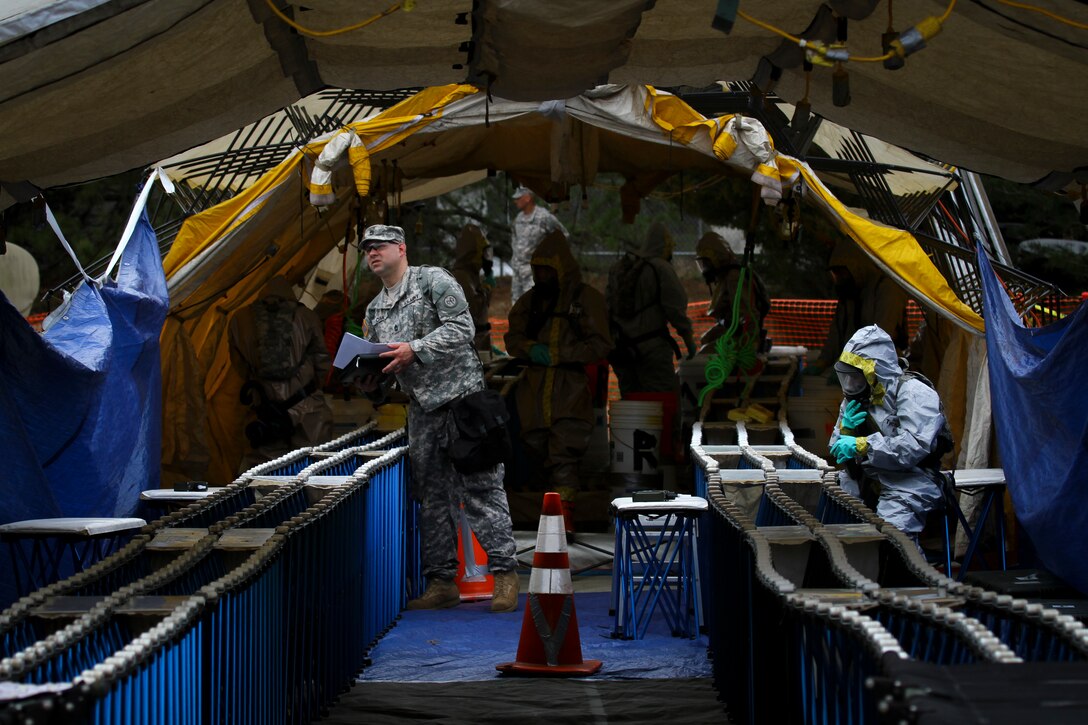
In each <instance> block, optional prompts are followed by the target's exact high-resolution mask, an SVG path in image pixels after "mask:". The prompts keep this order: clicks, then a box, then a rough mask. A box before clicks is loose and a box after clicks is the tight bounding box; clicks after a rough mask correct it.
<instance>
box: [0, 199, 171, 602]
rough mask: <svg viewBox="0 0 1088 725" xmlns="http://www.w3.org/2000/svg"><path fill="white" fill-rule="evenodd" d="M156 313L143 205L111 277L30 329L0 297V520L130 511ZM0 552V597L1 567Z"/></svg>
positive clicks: (143, 482)
mask: <svg viewBox="0 0 1088 725" xmlns="http://www.w3.org/2000/svg"><path fill="white" fill-rule="evenodd" d="M166 311H167V292H166V278H165V276H164V275H163V268H162V258H161V256H160V254H159V247H158V242H157V240H156V237H155V232H154V231H153V230H152V228H151V225H150V224H149V223H148V220H147V216H146V213H145V214H143V215H141V217H140V220H139V222H138V224H137V226H136V229H135V232H134V234H133V236H132V238H131V240H130V241H129V243H128V246H127V247H126V248H125V251H124V254H123V256H122V257H121V260H120V264H119V266H118V272H117V279H116V282H114V281H108V282H107V283H106V284H104V285H103V286H102V287H101V288H98V287H96V286H94V285H91V284H87V283H83V284H81V285H80V286H79V288H78V289H77V290H76V291H75V292H74V293H73V295H72V298H71V299H70V300H69V304H68V308H67V310H66V311H65V313H64V315H63V317H62V318H61V319H58V320H57V321H56V323H55V324H54V325H52V326H51V327H50V328H49V330H48V331H47V332H46V333H45V334H44V335H38V334H37V333H36V332H34V330H33V329H31V327H30V326H29V325H28V324H27V323H26V320H24V319H23V318H22V316H21V315H20V314H19V312H18V311H17V310H16V309H15V308H14V307H12V305H11V304H10V303H9V302H8V301H7V299H6V298H3V295H2V294H0V440H2V441H3V449H4V452H3V466H2V468H0V500H2V501H3V502H4V504H3V506H2V507H0V523H8V522H11V521H20V520H24V519H36V518H49V517H56V516H78V517H83V516H107V517H112V516H131V515H132V514H133V512H134V511H135V510H136V506H137V504H138V501H139V496H140V492H141V491H142V490H144V489H147V488H156V487H158V483H159V457H160V447H161V436H162V420H161V417H162V405H161V396H162V382H161V380H162V370H161V365H160V361H159V334H160V333H161V331H162V325H163V321H164V320H165V318H166ZM10 566H11V564H10V563H9V560H8V556H7V555H6V552H3V553H2V555H0V602H5V601H10V599H11V592H10V591H7V588H9V587H11V582H12V576H11V572H10V571H9V570H8V567H10Z"/></svg>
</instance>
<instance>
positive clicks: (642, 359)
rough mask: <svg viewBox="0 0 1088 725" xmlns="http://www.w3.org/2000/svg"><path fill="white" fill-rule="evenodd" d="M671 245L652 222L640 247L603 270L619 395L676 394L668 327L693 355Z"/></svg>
mask: <svg viewBox="0 0 1088 725" xmlns="http://www.w3.org/2000/svg"><path fill="white" fill-rule="evenodd" d="M672 250H673V241H672V237H671V236H670V235H669V233H668V231H667V230H666V229H665V226H664V225H662V224H654V225H653V226H652V227H650V231H649V233H648V234H647V235H646V239H645V241H644V242H643V244H642V246H641V247H640V248H639V249H638V250H637V251H635V252H628V253H627V254H625V255H624V256H623V257H622V258H621V259H620V260H619V261H618V262H616V264H614V265H613V266H612V269H610V270H609V272H608V288H607V292H606V297H607V300H608V315H609V323H610V329H611V333H612V341H613V343H614V344H615V347H614V349H613V350H612V355H610V356H609V362H610V363H612V369H613V370H615V371H616V378H617V379H618V380H619V384H620V394H621V395H624V396H626V395H628V394H629V393H633V392H641V393H658V392H666V393H667V392H677V391H678V390H679V379H678V378H677V377H676V369H675V367H674V363H673V356H674V355H675V356H676V357H677V358H679V357H681V353H680V347H679V346H678V345H677V344H676V341H675V340H674V339H673V337H672V335H671V334H670V333H669V325H670V324H671V325H672V327H673V329H674V330H676V333H677V334H678V335H679V336H680V338H681V339H682V340H683V341H684V345H685V346H686V347H687V352H688V358H691V357H694V355H695V335H694V333H693V331H692V324H691V320H690V319H689V318H688V315H687V309H688V296H687V293H686V292H685V291H684V287H683V285H681V284H680V278H679V277H677V276H676V270H674V269H673V267H672V263H671V260H672Z"/></svg>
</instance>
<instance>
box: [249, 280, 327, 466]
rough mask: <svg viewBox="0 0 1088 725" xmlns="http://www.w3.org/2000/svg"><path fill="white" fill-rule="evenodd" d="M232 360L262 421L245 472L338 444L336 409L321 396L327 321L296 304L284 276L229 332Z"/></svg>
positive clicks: (256, 424)
mask: <svg viewBox="0 0 1088 725" xmlns="http://www.w3.org/2000/svg"><path fill="white" fill-rule="evenodd" d="M228 334H229V339H230V359H231V364H232V365H233V366H234V368H235V369H236V370H237V371H238V372H239V373H240V374H241V375H242V376H243V377H244V378H245V379H246V385H247V389H248V391H247V394H248V395H250V396H252V398H251V401H252V402H253V403H254V409H255V411H256V417H257V420H254V421H251V422H250V423H249V424H248V425H247V426H246V435H247V437H248V438H249V440H250V447H251V450H249V451H247V453H246V455H245V457H244V458H243V459H242V468H241V470H243V471H244V470H247V469H249V468H251V467H252V466H255V465H257V464H258V463H261V462H264V461H270V460H272V459H273V458H277V457H279V456H282V455H283V454H285V453H287V452H289V451H293V450H295V449H296V448H301V447H303V446H315V445H319V444H321V443H325V442H326V441H328V440H330V439H331V438H332V409H331V408H330V407H329V405H328V403H327V402H325V396H324V394H323V393H322V392H321V388H322V386H323V385H324V384H325V378H326V377H327V376H328V374H329V367H330V365H329V352H328V350H327V349H326V347H325V337H324V333H323V331H322V327H321V321H320V320H319V319H318V317H317V315H316V314H314V312H313V311H312V310H310V308H308V307H306V306H305V305H302V304H299V302H298V300H296V299H295V293H294V290H293V289H292V288H291V284H290V282H288V281H287V280H286V279H285V278H283V277H281V276H278V275H277V276H276V277H273V278H272V279H271V280H269V281H268V284H266V285H265V287H264V289H263V290H261V293H260V295H259V297H258V299H257V301H256V302H254V303H253V304H252V305H249V306H248V307H243V308H242V309H241V310H239V311H238V313H237V314H235V315H234V317H232V318H231V320H230V324H229V327H228Z"/></svg>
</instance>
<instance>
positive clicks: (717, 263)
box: [695, 232, 737, 284]
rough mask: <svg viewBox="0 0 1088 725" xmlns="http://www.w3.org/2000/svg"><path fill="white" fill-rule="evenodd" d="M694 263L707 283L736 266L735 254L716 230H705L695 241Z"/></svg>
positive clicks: (712, 282)
mask: <svg viewBox="0 0 1088 725" xmlns="http://www.w3.org/2000/svg"><path fill="white" fill-rule="evenodd" d="M695 263H696V264H697V265H699V272H700V273H701V274H702V275H703V279H704V280H705V281H706V283H707V284H714V281H715V280H717V279H719V278H721V277H723V276H724V275H725V274H726V272H728V270H729V268H730V267H736V266H737V255H735V254H733V250H732V249H730V248H729V245H727V244H726V243H725V239H723V238H722V236H721V235H720V234H717V233H716V232H707V233H706V234H704V235H703V236H702V237H700V238H699V241H698V242H696V243H695Z"/></svg>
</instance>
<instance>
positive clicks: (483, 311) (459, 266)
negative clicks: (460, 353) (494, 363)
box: [450, 224, 495, 355]
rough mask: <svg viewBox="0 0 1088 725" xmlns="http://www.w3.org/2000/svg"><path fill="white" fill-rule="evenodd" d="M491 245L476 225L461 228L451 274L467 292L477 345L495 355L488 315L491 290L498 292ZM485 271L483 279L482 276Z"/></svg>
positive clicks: (482, 350)
mask: <svg viewBox="0 0 1088 725" xmlns="http://www.w3.org/2000/svg"><path fill="white" fill-rule="evenodd" d="M491 260H492V257H491V245H490V244H489V243H488V241H487V237H485V236H484V233H483V232H482V231H480V228H479V227H478V226H476V225H475V224H466V225H465V226H464V228H463V229H461V236H460V237H458V239H457V246H456V247H455V248H454V250H453V266H452V267H450V272H451V273H452V274H453V278H454V279H455V280H457V284H459V285H461V289H462V290H464V292H465V298H466V299H467V300H468V309H469V312H470V313H471V314H472V323H473V324H474V325H475V326H476V336H475V337H473V338H472V343H473V346H474V347H475V348H476V350H478V351H479V352H481V353H487V354H488V355H490V354H491V320H490V318H489V317H488V316H487V310H488V305H489V304H490V302H491V291H492V290H493V289H495V277H494V276H493V274H492V262H491ZM481 272H483V277H482V278H481V276H480V273H481Z"/></svg>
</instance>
